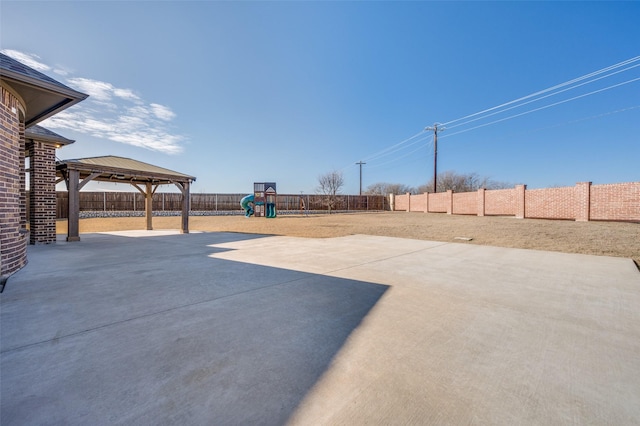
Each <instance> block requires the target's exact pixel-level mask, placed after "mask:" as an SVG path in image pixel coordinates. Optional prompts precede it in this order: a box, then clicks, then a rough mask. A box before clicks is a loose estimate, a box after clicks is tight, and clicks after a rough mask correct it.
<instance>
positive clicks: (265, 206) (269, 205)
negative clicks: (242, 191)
mask: <svg viewBox="0 0 640 426" xmlns="http://www.w3.org/2000/svg"><path fill="white" fill-rule="evenodd" d="M277 196H278V193H277V192H276V183H275V182H254V184H253V194H249V195H247V196H245V197H243V198H242V200H240V206H241V207H242V209H243V210H244V215H245V217H251V216H253V215H255V216H256V217H266V218H274V217H276V199H277Z"/></svg>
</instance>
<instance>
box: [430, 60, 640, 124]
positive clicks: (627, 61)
mask: <svg viewBox="0 0 640 426" xmlns="http://www.w3.org/2000/svg"><path fill="white" fill-rule="evenodd" d="M639 60H640V56H636V57H634V58H631V59H627V60H626V61H622V62H619V63H617V64H614V65H611V66H608V67H606V68H603V69H601V70H598V71H594V72H592V73H589V74H585V75H583V76H582V77H578V78H574V79H572V80H569V81H565V82H564V83H560V84H557V85H555V86H552V87H549V88H547V89H544V90H540V91H538V92H535V93H532V94H530V95H527V96H523V97H521V98H518V99H515V100H513V101H509V102H506V103H503V104H501V105H497V106H494V107H492V108H488V109H485V110H483V111H479V112H476V113H474V114H469V115H467V116H464V117H460V118H456V119H455V120H451V121H447V122H446V123H444V124H443V125H444V126H447V125H450V124H451V123H455V122H456V121H461V120H466V119H467V118H471V117H475V116H478V115H481V114H484V113H486V112H489V111H494V110H496V109H499V108H502V107H505V106H508V105H512V104H514V103H517V102H520V101H523V100H526V99H529V98H532V97H535V96H538V95H541V94H544V93H547V92H550V91H553V90H556V89H559V88H561V87H564V86H568V85H570V84H573V83H576V82H578V81H582V80H584V79H587V78H591V77H593V76H596V75H598V74H602V73H603V72H607V71H610V70H612V69H616V68H619V67H621V66H625V65H628V64H630V63H633V62H637V61H639Z"/></svg>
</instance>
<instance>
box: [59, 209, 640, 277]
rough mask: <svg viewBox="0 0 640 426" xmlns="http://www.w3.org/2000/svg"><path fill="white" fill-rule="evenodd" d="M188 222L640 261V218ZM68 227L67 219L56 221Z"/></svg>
mask: <svg viewBox="0 0 640 426" xmlns="http://www.w3.org/2000/svg"><path fill="white" fill-rule="evenodd" d="M145 227H146V222H145V218H143V217H127V218H100V219H82V220H81V221H80V232H81V233H88V232H103V231H115V230H132V229H145ZM153 227H154V229H179V228H180V218H179V217H154V218H153ZM189 228H190V229H191V230H194V231H195V230H198V231H218V232H222V231H224V232H244V233H256V234H272V235H288V236H296V237H312V238H328V237H339V236H344V235H353V234H365V235H380V236H389V237H400V238H412V239H419V240H432V241H456V242H465V240H461V239H456V237H464V238H472V240H471V241H468V244H481V245H491V246H498V247H513V248H526V249H535V250H548V251H559V252H565V253H582V254H594V255H603V256H616V257H626V258H631V259H634V260H635V262H636V264H640V224H638V223H624V222H574V221H561V220H538V219H515V218H513V217H495V216H485V217H477V216H461V215H458V216H451V215H446V214H438V213H406V212H386V213H364V214H332V215H310V216H279V217H277V218H276V219H264V218H250V219H247V218H245V217H244V216H193V217H191V218H190V219H189ZM57 232H58V233H59V234H65V233H66V232H67V222H66V221H65V220H60V221H58V223H57Z"/></svg>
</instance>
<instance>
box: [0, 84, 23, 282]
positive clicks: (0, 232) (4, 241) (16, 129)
mask: <svg viewBox="0 0 640 426" xmlns="http://www.w3.org/2000/svg"><path fill="white" fill-rule="evenodd" d="M0 90H1V92H0V96H1V100H2V104H1V109H0V177H1V179H0V218H1V220H0V276H8V275H10V274H12V273H14V272H15V271H17V270H18V269H20V268H22V267H23V266H24V265H26V263H27V231H26V214H27V212H26V205H25V203H24V201H25V197H26V196H25V191H24V186H25V178H24V151H25V140H24V111H25V107H24V105H22V103H21V102H20V100H19V99H18V98H17V97H16V96H15V95H14V94H13V93H12V92H11V91H9V90H7V89H6V88H5V87H3V86H0Z"/></svg>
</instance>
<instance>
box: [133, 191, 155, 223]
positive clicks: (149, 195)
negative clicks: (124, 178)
mask: <svg viewBox="0 0 640 426" xmlns="http://www.w3.org/2000/svg"><path fill="white" fill-rule="evenodd" d="M131 185H133V186H134V187H135V188H136V189H137V190H138V191H140V193H141V194H142V195H144V214H145V217H146V218H147V231H153V194H155V193H156V190H157V189H158V186H159V185H156V186H155V188H154V187H153V183H152V182H145V189H142V188H140V187H139V186H138V185H136V184H135V183H133V182H132V183H131Z"/></svg>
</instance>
